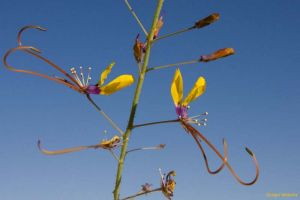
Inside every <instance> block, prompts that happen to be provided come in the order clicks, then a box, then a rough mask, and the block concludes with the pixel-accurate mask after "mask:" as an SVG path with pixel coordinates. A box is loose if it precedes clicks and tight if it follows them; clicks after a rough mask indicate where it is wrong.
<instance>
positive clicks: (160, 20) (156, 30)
mask: <svg viewBox="0 0 300 200" xmlns="http://www.w3.org/2000/svg"><path fill="white" fill-rule="evenodd" d="M163 25H164V21H163V17H162V16H160V18H159V19H158V21H157V23H156V26H155V29H154V34H153V39H155V38H157V36H158V33H159V31H160V29H161V28H162V26H163Z"/></svg>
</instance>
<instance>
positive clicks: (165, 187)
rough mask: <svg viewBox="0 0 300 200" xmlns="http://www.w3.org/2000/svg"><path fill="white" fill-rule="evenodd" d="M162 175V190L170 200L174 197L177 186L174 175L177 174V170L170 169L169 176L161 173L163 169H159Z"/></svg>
mask: <svg viewBox="0 0 300 200" xmlns="http://www.w3.org/2000/svg"><path fill="white" fill-rule="evenodd" d="M159 172H160V176H161V183H160V185H161V190H162V193H163V194H164V195H165V197H166V198H167V199H169V200H171V199H172V197H173V196H174V190H175V186H176V182H175V180H174V176H176V173H175V171H170V172H169V173H168V174H167V176H165V175H163V174H162V173H161V170H159Z"/></svg>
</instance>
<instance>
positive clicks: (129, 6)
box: [125, 0, 148, 36]
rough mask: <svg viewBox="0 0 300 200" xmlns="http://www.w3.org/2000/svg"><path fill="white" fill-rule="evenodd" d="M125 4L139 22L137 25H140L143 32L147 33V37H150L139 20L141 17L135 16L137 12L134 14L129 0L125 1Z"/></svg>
mask: <svg viewBox="0 0 300 200" xmlns="http://www.w3.org/2000/svg"><path fill="white" fill-rule="evenodd" d="M125 4H126V6H127V7H128V9H129V11H130V12H131V14H132V15H133V17H134V18H135V20H136V21H137V23H138V24H139V25H140V27H141V29H142V30H143V32H144V33H145V35H146V36H148V33H147V31H146V29H145V27H144V25H143V24H142V22H141V20H140V19H139V17H138V16H137V15H136V14H135V12H134V10H133V8H132V7H131V5H130V4H129V2H128V0H125Z"/></svg>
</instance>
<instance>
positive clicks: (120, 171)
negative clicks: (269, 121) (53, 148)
mask: <svg viewBox="0 0 300 200" xmlns="http://www.w3.org/2000/svg"><path fill="white" fill-rule="evenodd" d="M163 2H164V0H158V3H157V7H156V10H155V14H154V17H153V21H152V26H151V30H150V33H149V35H148V37H147V46H146V52H145V57H144V59H143V66H142V69H141V73H140V75H139V79H138V83H137V86H136V89H135V93H134V97H133V101H132V106H131V111H130V115H129V120H128V125H127V128H126V132H125V134H124V135H123V146H122V149H121V154H120V158H119V163H118V169H117V174H116V182H115V189H114V191H113V194H114V200H119V196H120V184H121V180H122V174H123V167H124V160H125V157H126V151H127V146H128V142H129V138H130V135H131V131H132V128H133V123H134V118H135V113H136V110H137V105H138V102H139V99H140V95H141V91H142V86H143V83H144V79H145V74H146V70H147V66H148V62H149V58H150V51H151V46H152V42H153V36H154V31H155V27H156V24H157V21H158V18H159V15H160V11H161V8H162V6H163Z"/></svg>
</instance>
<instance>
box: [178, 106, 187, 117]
mask: <svg viewBox="0 0 300 200" xmlns="http://www.w3.org/2000/svg"><path fill="white" fill-rule="evenodd" d="M175 110H176V114H177V115H178V118H182V119H187V118H188V114H187V107H186V106H182V105H178V106H176V109H175Z"/></svg>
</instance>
